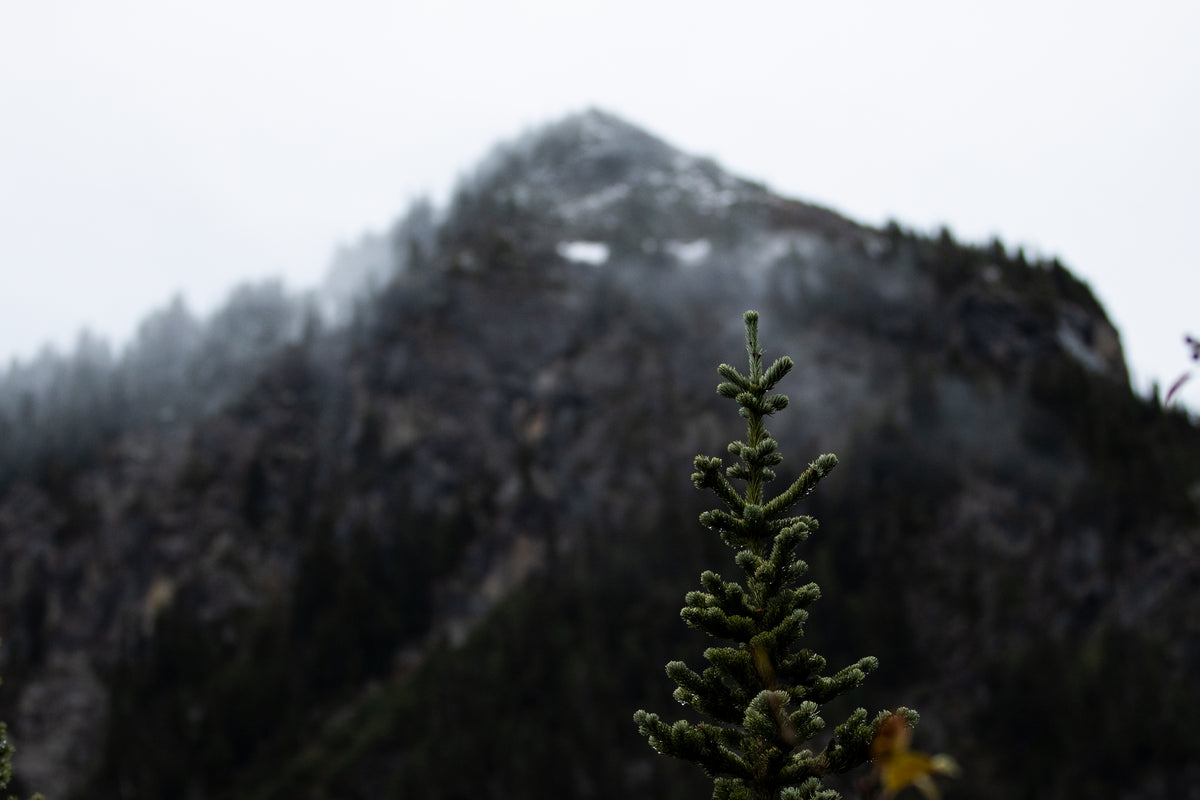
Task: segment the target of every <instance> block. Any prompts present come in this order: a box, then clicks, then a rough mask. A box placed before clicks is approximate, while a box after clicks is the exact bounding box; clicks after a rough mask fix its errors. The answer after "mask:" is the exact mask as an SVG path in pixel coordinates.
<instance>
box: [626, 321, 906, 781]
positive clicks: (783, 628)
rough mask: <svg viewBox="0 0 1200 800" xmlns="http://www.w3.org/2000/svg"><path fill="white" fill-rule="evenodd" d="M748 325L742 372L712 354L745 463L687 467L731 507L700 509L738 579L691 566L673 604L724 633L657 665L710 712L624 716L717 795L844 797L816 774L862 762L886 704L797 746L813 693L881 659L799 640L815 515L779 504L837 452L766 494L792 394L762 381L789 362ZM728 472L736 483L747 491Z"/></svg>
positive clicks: (811, 483) (807, 488)
mask: <svg viewBox="0 0 1200 800" xmlns="http://www.w3.org/2000/svg"><path fill="white" fill-rule="evenodd" d="M745 323H746V350H747V351H748V353H749V356H750V372H749V374H748V375H742V374H741V373H739V372H738V371H737V370H736V369H734V368H733V367H731V366H729V365H728V364H722V365H721V366H720V367H719V369H718V372H719V373H720V374H721V377H722V378H724V379H725V380H724V381H723V382H722V383H721V384H720V385H719V386H718V387H717V393H718V394H720V395H721V396H722V397H728V398H730V399H733V400H736V401H737V404H738V405H739V406H741V408H740V411H739V413H740V414H741V415H742V416H743V417H744V418H745V419H746V421H747V423H748V432H747V438H746V441H744V442H733V443H732V444H730V445H729V451H730V452H731V453H732V454H733V455H735V456H737V457H738V458H739V459H740V462H741V463H736V464H734V465H733V466H731V467H729V468H728V469H726V470H724V472H722V462H721V459H719V458H708V457H705V456H697V457H696V461H695V466H696V472H695V474H693V475H692V481H693V482H694V483H695V484H696V486H697V487H698V488H701V489H711V490H712V491H713V492H714V493H715V494H716V495H717V496H718V497H719V498H720V499H721V500H722V501H723V502H724V504H725V506H726V507H727V508H728V510H727V511H726V510H713V511H706V512H704V513H703V514H701V515H700V523H701V524H702V525H704V527H706V528H709V529H711V530H715V531H716V532H717V533H718V534H720V536H721V538H722V539H723V540H724V541H725V543H726V544H728V545H729V546H730V547H733V548H735V549H736V550H737V551H738V552H737V557H736V562H737V565H738V566H739V567H741V569H742V570H744V571H745V582H744V583H739V582H737V581H725V580H723V579H722V578H721V576H720V575H717V574H716V573H715V572H712V571H706V572H704V573H703V574H702V575H701V576H700V582H701V584H702V585H703V587H704V590H703V591H693V592H688V594H687V596H686V598H685V600H684V602H685V603H686V605H685V606H684V608H683V610H682V611H681V612H680V616H682V617H683V619H684V621H685V622H686V623H687V624H688V625H690V626H692V627H693V628H697V629H699V630H702V631H704V632H705V633H707V634H709V635H711V636H713V637H715V638H717V639H718V640H725V641H729V642H731V644H727V645H725V646H722V647H710V648H708V649H707V650H705V651H704V657H705V659H707V660H708V662H709V664H710V666H708V667H707V668H706V669H705V670H704V671H703V672H700V673H697V672H695V671H693V670H692V669H690V668H689V667H688V666H687V665H686V664H685V663H684V662H682V661H672V662H671V663H669V664H667V674H668V675H669V676H670V677H671V678H672V679H673V680H674V681H675V682H676V683H677V684H678V688H676V689H675V693H674V696H675V699H676V700H677V701H679V702H680V703H683V704H687V705H690V706H691V707H692V708H693V709H695V710H696V711H698V712H699V713H700V714H702V715H704V716H705V717H708V718H709V719H711V720H713V722H711V723H708V722H701V723H692V722H689V721H687V720H679V721H678V722H675V723H674V724H671V725H669V724H667V723H666V722H663V721H662V720H660V719H659V717H658V715H657V714H651V713H648V712H646V711H638V712H637V713H636V714H635V715H634V721H635V722H636V723H637V726H638V729H639V730H640V731H641V733H642V735H643V736H646V737H647V738H648V739H649V740H650V745H651V746H652V747H653V748H654V749H655V750H657V751H658V752H660V753H665V754H666V755H670V756H675V757H677V758H682V759H685V760H688V761H693V762H695V763H697V764H699V765H700V766H701V767H703V768H704V770H705V771H706V772H707V773H708V774H709V775H710V776H712V777H713V779H714V782H715V785H714V788H713V798H714V800H834V799H835V798H838V797H839V796H840V795H839V794H838V793H837V792H836V791H834V790H832V789H829V788H827V787H826V786H824V785H823V784H822V782H821V779H822V777H823V776H825V775H829V774H841V773H844V772H848V771H849V770H851V769H854V768H855V767H858V766H860V765H862V764H863V763H865V762H866V761H867V759H868V758H869V757H870V750H871V742H872V739H873V738H874V736H875V733H876V731H877V730H878V729H879V728H880V726H881V725H882V724H884V723H885V722H886V721H887V720H890V719H893V718H894V715H893V714H891V713H889V712H882V713H880V714H879V715H878V716H876V717H875V718H874V720H871V721H868V719H867V712H866V711H865V710H863V709H861V708H860V709H858V710H857V711H855V712H854V713H853V714H851V715H850V717H849V719H847V720H846V721H845V722H843V723H842V724H841V725H839V726H837V728H836V729H835V732H834V736H833V738H832V739H831V740H830V741H829V743H828V744H827V745H826V746H825V747H824V748H823V749H821V750H820V752H814V751H813V750H812V749H809V748H807V747H805V744H806V743H807V742H809V741H810V740H811V739H812V738H813V737H814V736H816V734H817V733H819V732H820V731H821V730H822V729H823V728H824V727H825V721H824V720H823V719H821V717H820V715H819V712H820V710H821V705H822V704H823V703H826V702H828V701H830V700H832V699H833V698H835V697H837V696H839V695H841V694H843V693H845V692H847V691H849V690H850V689H854V688H855V687H857V686H859V685H860V684H861V683H862V681H863V679H864V678H865V677H866V675H867V673H869V672H871V671H873V670H874V669H875V668H876V667H877V666H878V662H877V661H876V659H875V658H873V657H867V658H863V659H860V660H859V661H858V662H857V663H855V664H852V665H850V666H848V667H846V668H845V669H842V670H840V671H839V672H836V673H834V674H833V675H832V676H826V675H824V674H823V671H824V669H825V659H824V658H822V657H821V656H819V655H817V654H816V653H814V652H812V651H811V650H808V649H797V648H796V644H797V642H798V641H799V640H800V638H801V636H803V633H804V623H805V620H806V619H807V618H808V612H807V611H806V610H805V609H806V608H807V607H808V605H809V604H811V603H812V602H813V601H814V600H816V599H817V597H818V596H819V595H820V591H819V589H818V588H817V585H816V584H815V583H808V584H806V585H803V586H798V585H797V584H798V583H799V579H800V578H801V576H802V575H803V574H804V573H805V572H806V571H807V569H808V565H807V564H805V563H804V561H802V560H801V559H800V558H799V557H798V556H797V555H796V549H797V547H799V545H800V543H801V542H803V541H804V540H805V539H807V538H808V535H809V534H810V533H812V532H813V531H815V530H816V528H817V523H816V520H814V519H813V518H812V517H808V516H789V512H790V511H791V509H792V507H793V506H794V505H795V504H796V503H797V502H798V501H799V500H801V499H802V498H804V497H805V496H806V495H807V494H808V493H809V492H811V491H812V490H813V488H814V487H815V486H816V484H817V482H818V481H819V480H820V479H821V478H823V477H824V476H825V475H827V474H829V472H830V470H832V469H833V468H834V466H835V465H836V464H837V458H836V457H835V456H833V455H823V456H821V457H820V458H818V459H817V460H816V461H815V462H813V463H812V464H810V465H809V467H808V469H806V470H805V471H804V473H803V474H802V475H801V476H800V477H799V478H797V479H796V481H795V482H794V483H793V484H792V485H791V486H789V487H788V488H787V489H786V490H784V491H783V492H781V493H779V494H777V495H775V496H774V497H772V498H770V499H768V498H766V497H765V496H764V488H765V485H766V484H767V482H768V481H770V480H771V479H772V478H774V477H775V473H774V472H773V471H772V470H771V467H774V466H776V465H778V464H779V463H780V462H781V461H782V460H783V458H782V456H780V455H779V454H778V453H777V452H776V447H777V443H776V442H775V440H774V439H772V438H771V437H770V435H769V434H768V433H767V429H766V428H765V427H764V425H763V420H764V418H765V417H767V416H768V415H770V414H772V413H774V412H776V411H779V410H781V409H783V408H784V407H786V406H787V403H788V399H787V397H786V396H784V395H781V394H774V395H772V394H768V392H770V391H771V389H772V388H774V386H775V384H777V383H778V382H779V380H780V379H781V378H783V376H784V375H786V374H787V373H788V371H789V370H790V369H791V368H792V360H791V359H790V358H787V357H786V356H784V357H783V358H780V359H778V360H777V361H775V362H774V363H773V364H772V365H771V366H770V367H768V368H767V369H766V371H763V368H762V355H763V354H762V350H761V348H760V347H759V343H758V314H757V312H754V311H747V312H746V314H745ZM731 480H733V481H744V482H745V488H744V490H743V491H742V492H739V491H738V490H737V489H736V488H735V487H734V485H733V484H732V483H731V482H730V481H731ZM895 715H896V716H899V717H900V718H901V719H903V720H904V721H905V722H907V723H908V724H910V725H915V724H916V721H917V715H916V713H915V712H913V711H909V710H907V709H899V710H898V711H897V712H895Z"/></svg>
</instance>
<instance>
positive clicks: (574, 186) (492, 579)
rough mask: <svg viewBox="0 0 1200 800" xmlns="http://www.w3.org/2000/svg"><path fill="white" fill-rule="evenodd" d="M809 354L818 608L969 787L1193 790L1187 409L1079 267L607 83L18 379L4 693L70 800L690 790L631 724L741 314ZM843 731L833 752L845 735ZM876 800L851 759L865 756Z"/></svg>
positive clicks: (665, 623) (1195, 638)
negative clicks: (738, 156)
mask: <svg viewBox="0 0 1200 800" xmlns="http://www.w3.org/2000/svg"><path fill="white" fill-rule="evenodd" d="M748 308H755V309H758V310H759V311H760V312H761V315H762V334H763V341H764V343H765V345H766V348H767V357H768V358H769V359H771V358H774V357H776V356H779V355H783V354H787V355H789V356H791V357H792V359H793V360H794V361H795V362H796V366H795V368H794V369H793V371H792V373H791V374H790V375H789V376H788V378H787V379H786V380H785V381H784V383H783V384H782V385H781V386H780V387H779V389H780V390H781V391H783V392H784V393H786V394H787V395H789V397H790V398H791V405H790V406H789V407H788V409H786V410H785V411H783V412H781V413H780V414H779V415H778V416H777V418H775V419H774V420H773V422H772V427H771V433H772V435H773V437H774V438H775V439H777V440H778V441H779V443H780V450H781V452H782V453H783V454H784V456H785V459H786V460H785V462H784V464H783V465H782V467H781V468H780V469H779V470H778V471H779V472H780V483H781V484H782V483H783V482H784V481H786V480H789V478H790V477H792V476H794V475H795V474H796V473H797V472H798V471H799V470H801V469H803V467H804V466H805V465H806V464H807V463H808V462H809V461H810V460H811V459H812V458H814V457H815V456H817V455H818V454H819V453H823V452H835V453H837V454H838V456H839V458H840V460H841V464H840V466H839V467H838V469H837V471H836V472H835V473H834V474H833V475H832V476H831V477H830V478H829V479H827V480H826V481H825V482H823V483H822V484H821V487H820V488H819V490H818V491H817V492H816V493H815V494H814V495H813V496H812V497H811V498H810V499H809V500H807V501H805V505H806V508H805V509H804V513H810V514H813V515H814V516H816V517H817V518H818V519H819V520H820V521H821V529H820V533H819V534H818V535H816V536H814V537H813V539H812V540H811V541H810V542H809V543H807V544H806V545H805V550H804V553H803V555H804V557H805V559H806V560H807V561H808V562H809V563H810V566H811V573H810V577H811V579H812V580H814V581H816V582H817V583H819V584H820V585H821V588H822V598H823V599H822V600H821V601H820V603H818V604H817V605H816V606H814V608H813V617H812V621H811V623H810V630H809V631H808V635H809V636H810V637H811V639H812V644H811V646H812V647H813V649H814V650H817V651H820V652H822V653H823V654H824V655H826V656H827V657H828V658H829V659H830V661H831V663H834V662H838V661H845V660H847V659H849V658H851V657H853V658H857V657H860V656H862V655H864V654H872V655H875V656H877V657H878V658H879V659H880V663H881V668H880V670H879V671H878V672H877V673H876V674H874V675H872V676H871V678H870V679H869V681H868V683H867V685H866V687H865V688H864V690H863V694H862V695H861V696H859V697H856V698H854V699H855V701H856V702H858V703H861V704H863V705H869V706H871V707H872V708H874V709H882V708H891V707H894V706H897V705H901V704H905V705H909V706H912V707H915V708H917V709H918V710H919V711H920V712H921V713H922V724H921V726H920V728H919V729H918V735H919V736H920V737H921V741H922V743H923V746H924V747H925V748H926V749H928V750H930V751H948V752H951V753H953V754H954V755H955V757H956V758H957V759H958V760H959V761H960V762H961V764H962V765H963V768H964V774H963V777H962V778H961V779H960V780H958V781H957V782H955V783H953V784H952V785H949V786H947V791H946V797H947V798H948V799H951V798H955V797H976V798H985V799H986V798H997V800H998V799H999V798H1007V797H1013V796H1037V797H1049V798H1057V797H1062V798H1068V797H1071V798H1074V797H1079V796H1084V795H1087V796H1096V797H1141V798H1163V799H1164V800H1165V798H1168V797H1176V796H1180V795H1182V794H1183V793H1184V792H1185V790H1188V791H1190V787H1192V786H1194V785H1195V783H1196V782H1197V780H1198V779H1200V760H1198V758H1197V755H1196V754H1197V753H1200V737H1198V735H1197V733H1196V730H1195V726H1194V725H1193V724H1192V720H1191V718H1190V709H1192V708H1195V707H1197V706H1198V704H1200V689H1198V688H1197V684H1196V682H1195V680H1194V675H1195V672H1196V668H1197V666H1200V592H1197V591H1196V589H1197V587H1198V586H1200V552H1198V551H1197V542H1200V429H1198V428H1197V427H1196V425H1195V424H1194V423H1193V422H1192V421H1191V420H1190V419H1189V417H1188V416H1187V414H1186V413H1184V412H1182V411H1180V410H1178V409H1175V408H1164V407H1163V406H1162V404H1161V402H1159V400H1158V399H1157V398H1144V397H1139V396H1138V395H1137V394H1135V393H1134V391H1133V390H1132V389H1131V387H1130V385H1129V378H1128V369H1127V365H1126V362H1125V357H1124V353H1123V351H1122V346H1121V339H1120V336H1119V333H1118V331H1117V330H1116V328H1115V327H1114V326H1113V324H1112V322H1111V321H1110V319H1109V318H1108V316H1107V314H1106V312H1105V310H1104V308H1103V307H1102V306H1101V304H1100V303H1099V302H1098V301H1097V300H1096V298H1095V296H1094V295H1093V293H1092V291H1091V290H1090V289H1089V287H1088V286H1087V285H1086V284H1085V283H1084V282H1082V281H1081V280H1079V278H1078V277H1077V276H1076V275H1074V274H1073V273H1072V272H1071V271H1070V270H1069V269H1068V268H1067V267H1066V266H1064V265H1063V264H1061V263H1059V262H1058V261H1056V260H1053V259H1050V260H1037V259H1036V258H1032V257H1030V256H1029V255H1027V254H1026V253H1024V252H1022V251H1020V250H1019V249H1015V248H1010V247H1006V246H1005V245H1004V243H1002V242H993V243H991V244H990V245H988V246H968V245H964V244H962V243H960V242H957V241H956V240H955V239H954V237H953V236H952V235H951V234H950V232H948V231H942V232H940V233H939V234H936V235H932V236H930V235H924V234H918V233H915V232H912V231H908V230H905V229H904V228H903V227H902V226H901V225H899V224H891V225H888V226H886V227H884V228H877V227H873V226H870V225H865V224H862V223H859V222H855V221H854V220H850V219H847V218H845V217H843V216H841V215H839V214H837V213H835V212H833V211H831V210H829V209H825V208H822V207H819V206H816V205H812V204H810V203H805V202H800V201H797V200H792V199H788V198H785V197H781V196H779V195H778V194H776V193H774V192H772V191H770V190H769V189H768V188H767V187H765V186H763V185H762V184H759V183H756V182H754V181H748V180H744V179H741V178H738V177H737V176H735V175H732V174H730V173H729V172H728V171H726V170H725V169H724V168H722V166H721V165H719V164H717V163H715V162H714V161H712V160H710V159H706V158H702V157H697V156H693V155H689V154H687V153H685V152H682V151H680V150H679V149H677V148H675V147H673V146H672V145H670V144H669V143H667V142H664V141H663V140H661V139H659V138H657V137H656V136H654V135H653V134H652V133H649V132H647V131H644V130H641V129H639V128H637V127H636V126H634V125H631V124H630V123H628V122H626V121H624V120H622V119H620V118H618V117H616V116H614V115H612V114H609V113H606V112H604V111H599V110H590V111H587V112H583V113H579V114H575V115H572V116H569V117H567V118H565V119H562V120H559V121H557V122H555V123H552V124H550V125H547V126H545V127H542V128H539V129H536V130H533V131H530V132H528V133H526V134H524V135H522V136H519V137H517V138H515V139H513V140H511V141H508V142H506V143H502V144H500V145H498V146H497V147H496V148H495V149H494V150H493V151H492V152H491V153H490V155H489V156H488V157H487V158H486V159H484V160H483V161H482V162H481V163H480V164H479V165H478V166H477V167H476V168H475V169H474V170H473V171H471V172H470V173H469V174H467V175H466V176H465V177H463V178H462V179H461V180H460V182H459V184H458V186H457V188H456V190H455V191H454V192H453V194H452V197H451V198H450V200H449V202H448V204H446V206H445V207H435V206H433V205H432V204H430V203H426V202H418V203H414V204H413V205H412V207H411V208H410V209H409V210H408V211H407V212H406V213H405V214H404V215H402V216H401V217H400V218H399V219H398V220H397V221H396V222H395V223H394V224H393V225H391V226H390V227H389V228H388V229H387V230H386V231H384V232H382V233H378V234H372V235H364V236H363V237H362V238H361V239H360V240H358V241H357V242H355V243H353V244H349V245H347V246H346V247H344V248H343V249H342V250H341V251H340V252H339V253H338V254H337V256H336V258H335V260H334V265H333V267H332V270H331V272H330V275H329V277H328V279H327V280H326V281H325V283H324V285H323V287H322V288H321V289H320V290H317V291H315V292H313V293H310V294H293V293H289V292H288V291H287V290H286V289H285V288H284V287H283V286H282V285H281V284H279V283H277V282H266V283H257V284H248V285H246V286H244V287H242V288H240V289H239V290H237V291H236V292H235V293H233V294H232V295H231V297H230V298H229V301H228V302H227V303H226V304H225V305H224V306H223V307H222V308H220V309H219V310H217V311H216V312H215V313H214V314H213V315H212V316H210V317H201V316H199V315H197V314H196V313H194V312H193V311H192V310H191V309H189V308H188V306H187V304H186V302H184V301H182V300H175V301H172V302H169V303H168V304H167V305H165V306H164V307H163V308H162V309H160V310H159V311H157V312H155V313H154V314H152V315H150V316H148V317H147V318H146V319H145V320H144V321H143V322H142V324H141V326H140V328H139V331H138V334H137V336H136V337H135V340H134V341H133V342H132V343H131V344H130V345H129V347H128V348H124V349H122V350H121V351H120V352H113V350H112V349H111V348H110V347H108V346H106V345H104V344H103V343H102V342H99V341H97V340H94V339H83V340H81V342H80V347H79V348H78V350H77V351H76V352H75V353H73V354H70V355H66V356H60V357H50V356H47V357H45V358H43V359H41V360H38V361H34V362H32V363H30V364H24V365H21V366H20V367H19V368H17V369H16V370H12V371H9V372H7V373H5V374H3V375H2V376H0V441H2V442H4V447H3V448H2V449H0V634H2V635H3V647H2V648H0V674H2V675H3V676H4V678H5V683H4V686H3V688H0V719H5V720H7V721H8V722H9V724H10V726H11V730H10V732H11V734H12V738H13V739H14V741H15V742H16V743H17V746H18V748H19V750H18V754H17V758H16V770H17V778H18V782H19V784H20V785H19V786H18V788H19V789H20V790H21V791H23V792H25V793H28V792H30V791H33V790H35V789H36V790H39V791H43V792H45V793H46V795H47V796H48V797H56V798H65V799H67V800H69V799H70V798H75V797H78V798H82V797H88V798H97V797H99V798H110V797H111V798H142V797H144V798H160V797H213V798H225V797H229V798H232V797H239V798H242V797H254V798H263V799H264V800H265V798H283V797H288V798H296V797H301V798H314V800H315V798H321V797H347V798H357V797H363V798H366V797H372V798H378V797H411V796H423V797H431V798H447V800H449V798H457V797H465V796H471V797H481V796H482V797H486V798H497V799H499V798H508V797H515V796H521V797H541V796H546V797H550V796H556V797H578V798H590V797H597V796H606V795H609V796H611V795H616V794H619V795H622V796H629V797H656V798H680V800H682V798H685V797H695V796H698V795H701V794H703V793H704V792H706V791H707V788H706V787H707V781H706V780H705V779H704V777H703V776H702V775H695V774H692V773H691V772H690V771H689V768H687V767H686V766H685V765H682V764H675V763H668V762H667V760H666V759H661V758H655V757H654V756H653V753H652V752H651V751H649V749H648V748H646V746H645V742H644V741H643V740H641V739H640V737H638V736H637V733H636V730H635V729H634V727H633V724H632V722H631V716H632V713H633V710H634V709H637V708H647V709H651V710H660V711H661V710H666V709H668V708H672V710H673V706H674V702H673V701H672V700H671V697H670V687H669V685H668V682H667V681H666V678H665V676H664V675H663V672H662V668H663V665H664V664H665V663H666V662H667V661H668V660H671V659H674V658H685V659H692V660H696V659H698V658H699V653H700V652H701V650H702V647H703V642H702V641H700V640H698V639H697V638H696V637H695V635H694V634H693V632H691V631H689V630H688V629H687V628H685V627H684V626H683V625H682V624H681V623H680V621H679V618H678V608H679V604H680V601H681V599H682V596H683V594H684V592H686V591H688V590H690V589H693V588H695V584H696V576H697V575H698V574H699V572H700V571H701V570H703V569H708V568H715V569H718V570H720V569H726V568H729V569H732V568H733V567H732V566H731V565H730V564H729V553H728V551H727V550H726V549H725V548H724V547H723V546H722V545H720V544H719V542H717V541H715V537H713V536H712V535H711V533H710V532H708V531H705V530H704V529H702V528H701V527H700V526H699V525H698V524H697V522H696V518H697V515H698V514H699V512H700V511H702V510H703V509H704V508H705V507H706V506H707V498H705V497H702V496H701V495H700V493H698V492H696V491H695V489H694V488H693V487H692V485H691V483H690V481H689V475H690V472H691V464H692V458H693V457H694V456H695V455H696V454H697V453H705V454H718V453H720V452H721V450H722V448H723V447H724V445H725V443H726V442H727V441H729V440H730V439H732V438H736V437H737V436H739V435H741V421H740V419H739V418H738V417H737V416H736V414H733V413H732V412H731V410H730V408H729V407H728V406H729V405H730V404H729V403H728V401H726V400H723V399H722V398H720V397H718V396H717V395H716V394H715V393H714V391H713V390H714V387H715V386H716V384H717V382H718V376H717V373H716V369H715V367H716V365H717V364H719V363H721V362H730V363H739V362H740V359H741V357H742V354H743V352H744V342H743V341H742V324H741V315H742V312H743V311H744V310H746V309H748ZM815 746H818V747H821V746H824V743H823V742H817V743H815ZM841 788H842V789H843V790H844V792H845V793H846V795H847V796H854V792H855V790H854V788H853V786H852V784H850V783H846V784H842V785H841Z"/></svg>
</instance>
